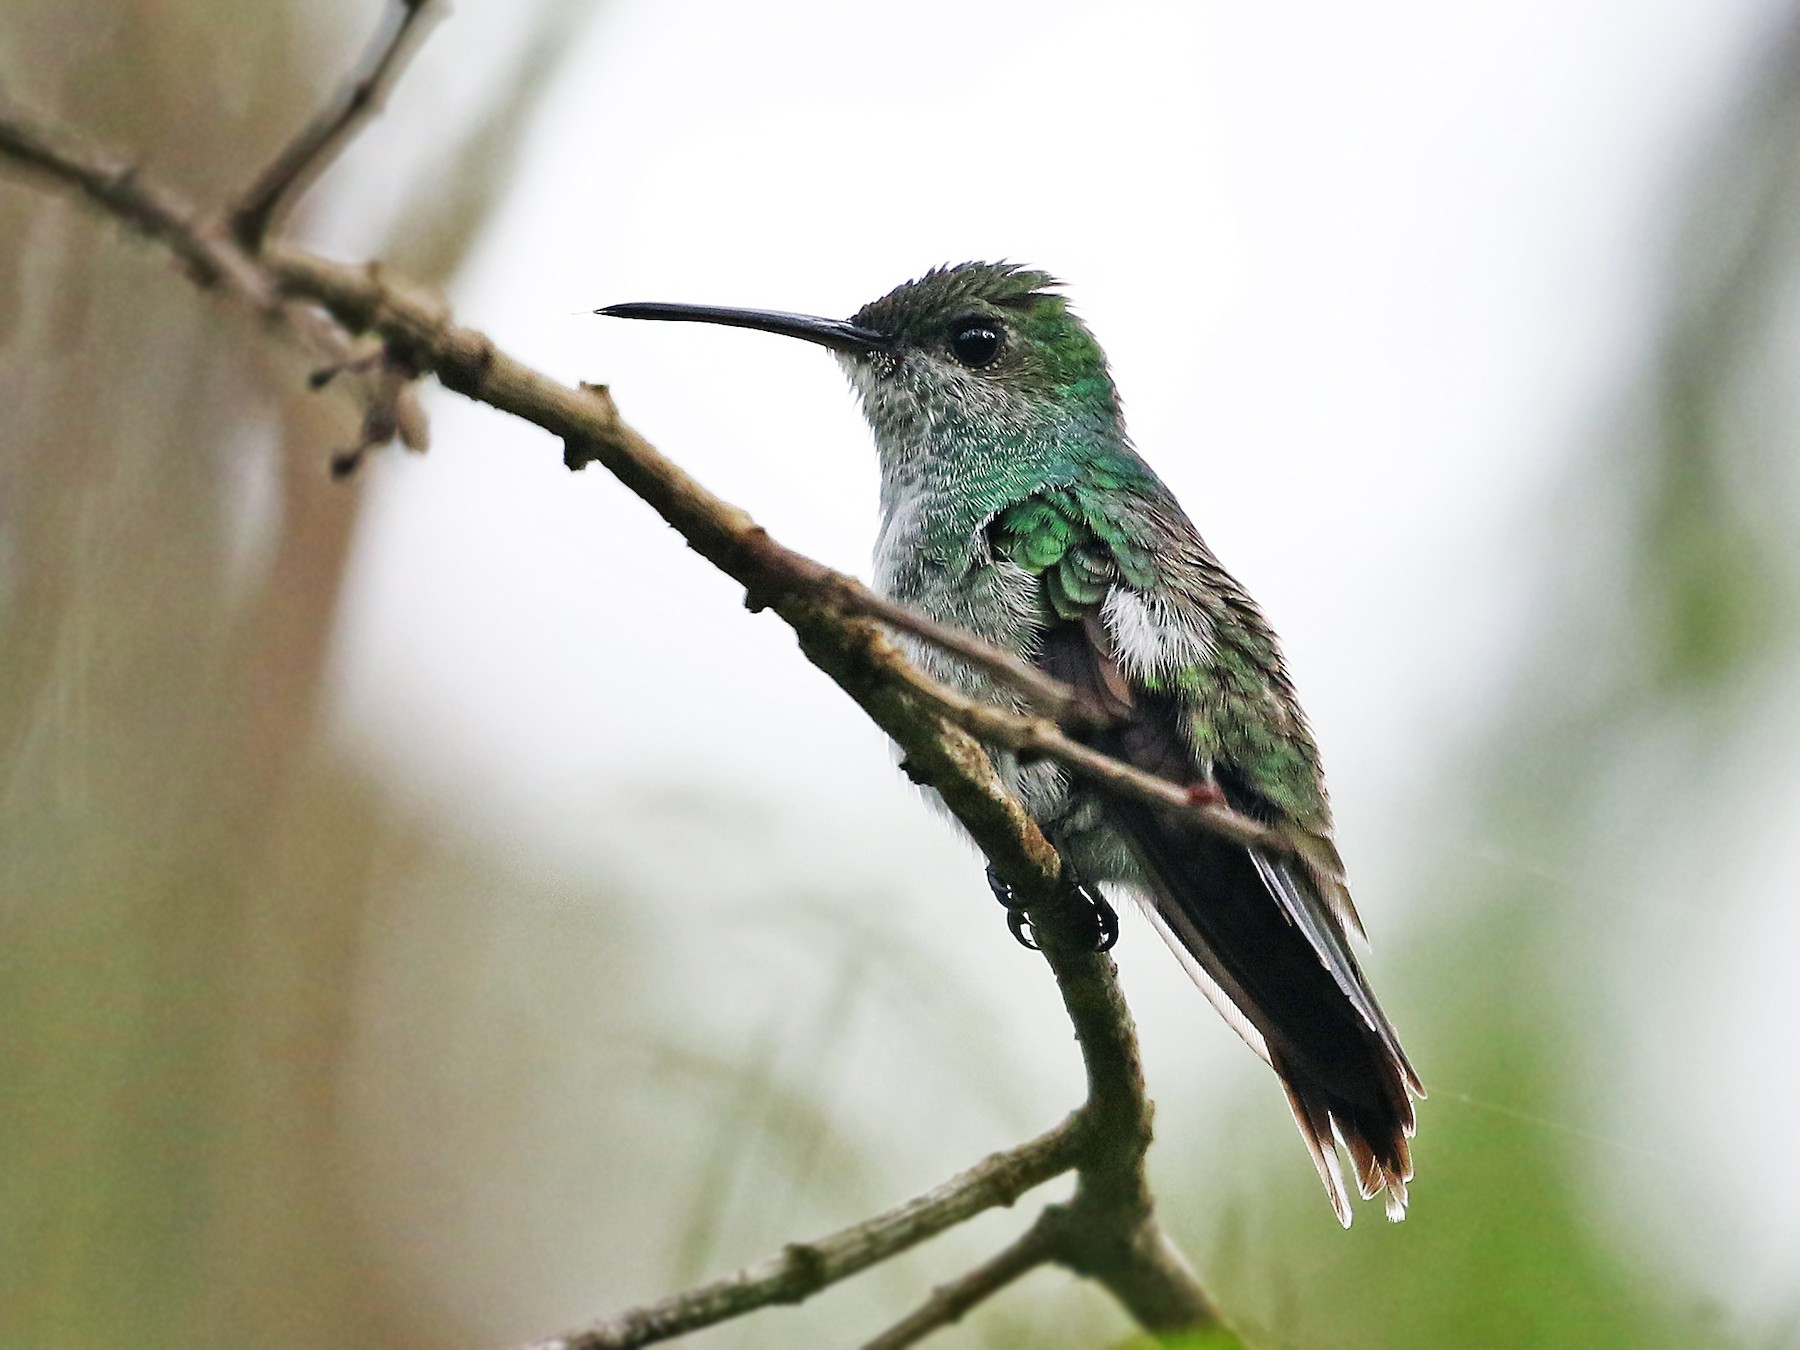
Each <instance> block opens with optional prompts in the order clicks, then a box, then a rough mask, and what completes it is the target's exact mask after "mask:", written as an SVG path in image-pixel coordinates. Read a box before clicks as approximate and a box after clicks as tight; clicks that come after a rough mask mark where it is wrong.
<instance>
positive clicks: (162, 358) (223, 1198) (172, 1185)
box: [0, 0, 523, 1347]
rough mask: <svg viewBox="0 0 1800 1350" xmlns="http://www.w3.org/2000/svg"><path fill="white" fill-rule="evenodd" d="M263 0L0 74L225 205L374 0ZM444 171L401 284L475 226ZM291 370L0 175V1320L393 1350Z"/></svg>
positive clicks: (101, 228) (362, 816)
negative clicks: (301, 3) (373, 1207)
mask: <svg viewBox="0 0 1800 1350" xmlns="http://www.w3.org/2000/svg"><path fill="white" fill-rule="evenodd" d="M296 8H297V7H295V6H290V5H282V4H257V5H224V4H218V3H216V2H215V0H77V2H76V3H70V0H15V3H14V4H13V5H11V6H9V7H8V9H7V12H6V14H5V15H4V17H0V83H4V86H5V87H6V89H7V90H8V92H9V93H10V94H11V95H12V96H14V97H17V98H19V99H21V100H23V101H26V102H28V103H30V104H31V105H32V106H35V107H38V108H41V109H43V110H44V111H46V112H48V113H52V114H54V115H56V116H58V117H60V118H62V119H63V120H64V121H65V122H66V123H67V124H68V125H69V126H71V127H74V128H79V129H82V130H83V131H85V132H86V133H88V134H90V135H92V136H94V137H96V138H98V139H101V140H104V141H106V142H108V143H111V144H115V145H118V146H122V147H133V148H136V149H137V150H139V151H141V152H142V153H143V155H144V157H145V158H146V159H147V160H148V161H150V162H153V163H154V164H155V165H156V168H157V170H158V172H159V173H161V174H163V175H165V176H166V177H168V178H170V179H172V180H173V181H174V182H175V183H177V184H179V185H181V186H183V187H184V188H185V189H187V190H189V191H191V192H193V193H194V194H195V195H196V196H197V197H198V198H199V199H200V200H202V201H213V202H219V201H223V200H224V199H225V198H226V197H228V196H229V194H230V193H231V192H232V191H233V190H234V188H235V187H236V186H237V185H239V184H241V183H243V182H245V181H247V180H248V178H249V177H250V176H251V175H253V174H254V172H255V171H256V169H257V168H258V167H259V166H260V164H261V162H262V161H263V160H264V159H265V158H266V157H267V156H268V155H269V154H270V153H271V152H272V151H273V150H274V148H275V147H276V146H277V145H278V144H280V142H281V140H282V139H283V138H284V137H285V136H286V135H287V134H289V133H290V132H291V130H292V129H293V128H295V127H296V126H298V125H299V123H300V122H301V121H302V120H303V119H304V118H305V117H306V116H307V114H308V112H309V111H310V110H311V108H312V107H313V106H314V105H315V104H316V102H317V101H318V100H319V99H320V98H321V97H322V96H324V95H325V94H326V93H327V92H328V91H329V90H330V89H331V88H332V86H333V85H334V84H335V82H336V81H337V80H338V79H339V78H340V77H341V74H342V72H343V70H344V69H346V67H347V65H348V63H349V58H350V56H351V54H352V53H353V52H354V51H355V50H356V48H357V46H358V44H360V43H361V41H362V40H363V38H364V37H365V35H366V30H367V29H370V28H372V27H373V25H374V22H375V20H376V18H377V16H378V12H377V10H376V8H375V7H374V6H371V5H356V6H344V5H337V6H325V7H323V8H325V9H326V11H327V12H326V13H325V14H324V15H322V16H315V17H322V18H323V19H327V20H329V22H328V23H327V22H314V23H311V24H306V25H303V24H301V23H300V22H299V18H298V16H297V14H296V12H295V10H296ZM331 29H335V30H336V31H330V32H328V31H327V30H331ZM513 100H514V101H513V103H512V104H511V105H509V106H507V107H503V108H501V109H499V111H498V113H497V114H496V116H497V117H499V118H501V119H504V118H506V117H511V118H512V121H511V122H510V123H507V124H506V125H505V127H504V129H505V130H507V131H509V132H516V130H517V123H518V120H519V118H518V113H519V110H520V108H521V107H522V106H523V96H522V95H520V94H518V93H517V91H515V94H514V96H513ZM498 125H499V124H498V123H490V124H489V125H488V126H487V127H485V128H484V129H482V131H480V132H479V133H478V134H477V136H476V138H475V140H474V142H473V143H474V144H475V146H476V148H477V149H478V150H480V151H482V152H484V154H483V161H484V162H483V163H482V165H481V168H480V172H481V174H482V175H483V183H485V184H486V185H487V186H488V187H490V188H491V185H492V182H493V181H494V178H495V172H496V168H497V164H496V160H497V159H498V157H497V156H496V155H495V154H494V153H492V152H493V150H494V145H493V143H492V142H493V137H494V135H495V134H497V132H496V127H497V126H498ZM483 137H485V139H483ZM463 187H464V190H462V191H461V192H457V191H454V190H451V191H447V193H446V197H448V198H449V199H450V202H451V205H450V207H449V208H446V207H444V206H443V205H442V204H438V205H437V206H436V207H435V209H436V210H437V213H438V218H437V219H435V220H431V221H426V222H423V223H422V224H421V226H420V231H421V234H422V235H423V236H424V237H425V238H427V239H428V240H429V241H430V242H431V244H432V246H431V247H429V248H427V249H425V250H424V253H425V255H426V256H425V257H424V259H423V260H421V259H420V258H419V257H417V256H411V257H409V259H408V261H409V262H410V263H412V264H413V265H414V266H415V267H417V266H418V265H419V263H420V262H421V261H423V262H424V263H425V265H426V272H425V275H424V276H423V277H422V279H423V280H426V281H436V282H441V281H442V280H443V279H444V277H445V276H447V275H448V274H449V272H450V270H451V269H452V268H453V267H454V266H455V265H456V263H457V262H458V260H459V259H460V256H461V254H462V251H463V249H464V247H465V246H466V244H467V242H468V241H469V240H470V239H471V238H472V237H473V235H474V233H475V229H476V226H477V224H478V222H479V219H480V217H481V216H482V215H483V214H484V213H485V207H486V204H487V202H486V200H485V199H486V198H487V197H490V196H491V192H490V191H487V190H484V189H483V188H482V186H481V185H479V184H477V185H475V186H474V188H473V190H471V187H470V185H469V184H464V185H463ZM419 251H420V250H417V249H415V250H413V253H414V254H417V253H418V252H419ZM305 375H306V370H305V368H304V366H303V365H302V364H301V362H300V360H299V359H298V358H297V357H295V356H293V355H291V354H289V353H287V352H285V351H283V350H282V349H281V348H279V347H277V346H276V345H274V344H272V343H270V342H269V341H267V340H266V339H265V338H264V337H263V336H262V334H260V333H259V332H257V331H256V330H255V327H254V325H252V324H251V323H249V322H248V321H246V320H245V319H243V318H242V317H240V316H238V315H237V314H235V313H232V312H230V310H229V308H228V307H226V306H223V305H217V304H214V303H213V302H211V301H209V300H208V299H207V298H206V297H205V296H203V295H201V294H200V293H198V292H197V291H196V290H195V289H194V288H193V287H192V286H191V285H190V284H189V283H188V282H187V281H186V280H185V279H184V278H182V277H180V276H178V275H175V274H174V273H172V272H171V271H170V269H169V266H168V264H167V263H166V262H165V261H164V259H163V258H162V257H161V256H159V255H158V254H156V253H154V252H152V251H150V250H148V249H145V248H143V247H141V246H138V245H134V244H130V243H126V242H122V240H121V237H120V236H119V235H118V234H117V233H116V232H115V231H113V230H111V229H110V228H108V227H107V226H106V225H104V224H103V223H101V222H98V221H96V220H94V219H92V218H90V217H89V216H88V215H87V214H86V213H84V212H83V211H82V210H80V209H79V208H78V207H76V206H74V205H72V204H70V203H68V202H66V201H64V200H62V199H60V198H58V197H56V196H53V195H48V194H43V193H40V192H37V191H34V190H31V189H30V188H28V187H24V186H18V185H15V184H12V183H10V182H4V181H0V447H3V451H4V453H3V454H0V1025H4V1027H5V1028H6V1033H5V1035H4V1036H3V1037H0V1213H4V1215H5V1223H4V1224H3V1225H0V1344H5V1345H9V1346H10V1345H18V1346H25V1345H30V1346H33V1347H54V1346H84V1347H85V1346H98V1345H113V1344H123V1343H130V1344H133V1345H138V1346H145V1347H154V1346H162V1345H169V1346H175V1345H181V1346H195V1345H211V1344H227V1343H230V1344H239V1345H255V1346H258V1347H290V1346H291V1347H302V1346H315V1345H317V1346H326V1345H330V1346H334V1347H341V1346H345V1345H359V1344H375V1343H380V1344H384V1345H402V1344H406V1343H408V1342H411V1341H418V1342H420V1343H423V1341H424V1340H425V1339H426V1337H425V1334H424V1329H423V1328H422V1327H409V1325H408V1322H407V1317H406V1315H405V1314H402V1313H400V1312H398V1311H397V1310H396V1309H393V1308H390V1307H386V1306H384V1301H383V1298H382V1296H381V1293H380V1289H379V1286H378V1284H376V1283H375V1282H374V1281H372V1279H371V1277H370V1276H369V1274H368V1273H367V1272H368V1271H369V1269H370V1268H371V1266H372V1264H373V1263H372V1262H371V1261H370V1260H369V1255H370V1254H369V1253H367V1252H365V1251H363V1250H361V1249H360V1248H359V1242H358V1229H357V1214H356V1207H355V1204H354V1203H353V1200H354V1197H353V1196H351V1195H348V1194H346V1193H345V1189H344V1187H343V1186H342V1185H341V1184H340V1183H339V1182H338V1180H337V1177H338V1175H339V1172H338V1169H337V1159H336V1155H335V1152H334V1150H335V1146H336V1128H337V1100H336V1093H337V1090H338V1084H339V1081H340V1069H341V1065H342V1061H343V1058H344V1055H345V1052H346V1028H347V1026H348V1025H349V1020H348V1017H347V1001H348V998H349V995H350V991H351V988H352V978H351V977H352V974H353V969H354V964H355V960H356V955H357V949H358V935H359V931H360V925H361V922H362V919H363V911H364V908H365V905H366V904H367V903H368V896H369V894H370V891H369V888H368V887H367V886H366V885H365V879H366V877H367V875H368V872H369V869H370V867H371V863H372V858H373V853H374V850H375V847H376V841H377V838H378V831H377V830H376V828H375V826H374V822H373V821H372V820H371V819H370V812H371V811H372V810H373V807H372V806H371V805H369V804H367V803H359V802H358V801H357V800H356V795H355V793H354V792H353V790H351V789H348V788H346V787H345V786H344V785H343V783H342V782H341V781H338V779H339V776H338V775H335V774H333V772H332V771H331V769H330V766H329V764H328V763H327V762H326V761H325V759H324V758H323V757H322V756H320V755H319V754H318V753H317V751H316V742H315V732H316V729H317V722H318V719H319V710H320V702H321V682H322V674H323V671H324V669H325V664H326V659H327V653H328V649H329V646H330V642H331V636H332V628H333V621H334V616H335V613H336V610H337V604H338V595H339V589H340V585H341V582H342V579H343V576H344V570H345V562H346V557H347V553H348V549H349V544H350V539H351V535H352V531H353V529H354V526H355V523H356V516H357V504H358V499H359V489H358V488H357V487H356V486H355V485H348V486H346V485H339V484H334V483H332V482H330V481H329V480H328V478H327V475H326V472H325V463H326V457H327V455H328V454H329V453H330V452H331V451H332V450H333V449H335V448H337V447H340V446H343V445H346V444H349V443H350V442H351V441H353V440H354V439H355V434H356V433H355V427H354V425H353V423H352V419H351V418H350V417H349V416H348V415H347V413H346V410H345V408H344V407H343V405H342V403H341V402H340V401H337V400H333V399H328V398H321V397H319V396H317V395H311V394H309V393H308V392H307V391H306V384H305Z"/></svg>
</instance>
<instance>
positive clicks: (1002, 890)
mask: <svg viewBox="0 0 1800 1350" xmlns="http://www.w3.org/2000/svg"><path fill="white" fill-rule="evenodd" d="M987 879H988V889H989V890H991V891H992V892H993V893H994V899H996V900H998V901H999V902H1000V903H1001V904H1003V905H1005V906H1006V907H1007V908H1008V909H1017V908H1018V907H1019V902H1018V900H1017V899H1015V896H1017V894H1018V892H1016V891H1015V890H1013V888H1012V883H1011V882H1008V881H1005V880H1003V879H1002V878H1001V876H1000V874H999V873H998V872H996V871H995V870H994V864H992V863H989V864H988V868H987Z"/></svg>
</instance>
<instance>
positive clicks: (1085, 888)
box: [987, 863, 1119, 952]
mask: <svg viewBox="0 0 1800 1350" xmlns="http://www.w3.org/2000/svg"><path fill="white" fill-rule="evenodd" d="M987 879H988V886H989V888H990V889H991V890H992V891H993V892H994V899H996V900H998V901H999V902H1000V903H1001V904H1003V905H1005V906H1006V927H1007V929H1008V930H1009V931H1010V932H1011V933H1012V935H1013V937H1015V938H1017V939H1018V942H1019V945H1020V946H1021V947H1029V948H1030V949H1031V950H1032V951H1034V952H1035V951H1037V950H1038V949H1039V948H1038V944H1037V940H1036V939H1035V938H1033V937H1032V936H1031V919H1030V917H1029V916H1028V915H1027V914H1026V913H1025V907H1024V906H1023V905H1022V904H1020V903H1019V899H1018V892H1017V891H1016V890H1014V889H1013V887H1012V886H1011V885H1009V884H1008V883H1007V882H1006V881H1005V880H1003V879H1002V878H1001V876H1000V874H999V873H998V872H996V871H995V870H994V865H993V864H992V863H989V864H988V869H987ZM1075 894H1076V895H1077V896H1079V897H1080V898H1081V899H1082V901H1083V902H1084V903H1085V904H1086V905H1087V915H1086V917H1087V919H1088V928H1089V931H1090V934H1091V936H1090V941H1091V942H1092V943H1093V947H1094V950H1095V951H1097V952H1109V951H1111V950H1112V949H1113V944H1114V943H1116V942H1117V941H1118V940H1119V915H1118V912H1117V911H1116V910H1114V909H1113V907H1112V906H1111V905H1110V904H1108V903H1107V900H1106V897H1105V896H1104V895H1101V894H1100V892H1099V891H1098V890H1096V889H1095V888H1094V887H1092V886H1090V885H1088V884H1087V883H1086V882H1082V881H1077V882H1075Z"/></svg>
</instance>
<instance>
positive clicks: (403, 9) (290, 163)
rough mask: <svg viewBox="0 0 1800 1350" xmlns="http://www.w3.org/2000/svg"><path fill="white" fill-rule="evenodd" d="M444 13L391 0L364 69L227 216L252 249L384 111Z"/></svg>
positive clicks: (429, 5) (418, 0) (412, 1)
mask: <svg viewBox="0 0 1800 1350" xmlns="http://www.w3.org/2000/svg"><path fill="white" fill-rule="evenodd" d="M441 13H442V7H441V6H438V5H435V4H433V2H432V0H393V3H392V6H391V8H390V9H389V11H388V17H387V20H386V23H385V24H384V25H383V27H382V30H381V32H379V33H377V34H376V35H375V38H374V40H373V41H372V42H371V43H370V44H369V49H368V51H367V53H366V54H365V55H364V57H363V61H362V67H361V70H360V73H359V74H358V75H357V76H356V77H355V78H354V79H352V80H350V81H349V82H348V83H347V84H345V85H344V87H343V88H342V89H341V90H340V91H339V92H338V96H337V98H336V99H334V100H333V101H332V103H331V104H330V106H328V107H325V108H322V109H320V111H319V113H318V114H317V115H316V116H315V117H314V118H313V120H312V121H310V122H308V123H307V124H306V125H305V126H304V127H302V128H301V129H300V132H299V134H298V135H296V136H295V137H294V139H293V140H291V141H289V142H288V143H287V144H286V145H285V146H283V147H282V149H281V152H280V153H279V154H277V155H276V156H275V158H274V159H273V160H271V161H270V162H269V166H268V167H267V168H266V169H264V170H263V171H262V173H260V174H259V175H257V178H256V181H255V182H254V183H252V184H251V185H250V186H249V188H247V189H246V190H245V192H244V194H243V196H242V198H240V199H239V202H238V205H237V206H236V207H234V208H233V209H232V211H231V213H230V216H229V218H228V219H229V222H230V228H231V233H232V236H233V237H234V238H235V239H236V240H237V241H238V243H240V244H242V245H243V246H244V247H245V248H246V249H248V250H249V251H250V252H252V253H254V252H255V251H256V250H257V249H259V248H260V247H262V242H263V240H264V238H266V237H267V235H268V233H269V231H270V229H271V228H272V227H273V226H274V225H275V223H276V222H277V220H278V219H279V217H280V216H281V215H282V214H284V213H285V212H286V211H287V210H288V209H289V208H290V207H292V206H293V204H294V202H295V201H296V200H298V198H299V197H300V195H301V194H302V193H304V192H305V191H306V189H307V188H308V187H309V186H311V184H312V182H313V180H314V179H316V178H317V177H318V176H319V175H320V174H321V173H323V172H324V170H325V168H326V166H328V165H329V164H330V163H331V161H332V159H333V158H334V157H335V156H336V154H337V152H338V151H339V150H341V149H342V148H343V147H344V146H345V145H346V144H348V143H349V141H350V138H351V137H352V136H354V135H355V134H356V132H357V131H358V130H360V129H361V127H362V125H363V123H365V122H367V121H368V120H369V119H370V118H372V117H374V116H375V115H376V114H377V113H379V112H380V111H381V108H382V104H383V103H384V102H385V101H386V98H387V91H388V90H389V89H390V88H392V87H393V83H394V81H395V80H396V79H397V78H398V77H399V75H400V72H401V71H402V70H404V69H405V66H406V62H407V60H408V59H409V58H410V57H411V56H412V54H413V53H414V52H416V51H417V50H418V49H419V44H420V43H421V42H423V41H424V39H425V35H426V33H427V32H429V31H430V28H431V24H432V23H434V22H435V21H436V20H437V18H438V17H439V15H440V14H441Z"/></svg>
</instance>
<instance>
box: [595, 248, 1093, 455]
mask: <svg viewBox="0 0 1800 1350" xmlns="http://www.w3.org/2000/svg"><path fill="white" fill-rule="evenodd" d="M1057 285H1058V283H1057V282H1056V281H1055V279H1054V278H1052V277H1050V276H1049V275H1048V274H1047V273H1044V272H1034V271H1032V270H1030V269H1028V268H1024V267H1018V266H1015V265H1014V264H1012V263H982V262H969V263H961V264H958V265H957V266H954V267H939V268H934V269H933V270H932V271H930V272H927V273H926V274H925V275H924V276H922V277H919V278H918V279H917V280H916V281H909V282H906V283H905V284H904V285H901V286H897V287H895V288H894V289H893V290H892V291H889V292H888V293H887V294H886V295H884V296H882V297H881V299H879V300H876V301H873V302H871V303H869V304H867V305H864V306H863V307H862V308H861V309H860V310H858V311H857V312H856V314H855V315H854V316H853V317H852V318H850V319H849V320H843V319H819V318H813V317H811V316H808V315H800V314H786V313H776V312H772V311H765V310H742V309H719V308H713V307H710V306H701V305H664V304H634V305H613V306H611V307H610V308H607V309H603V310H601V311H600V313H602V314H610V315H613V316H616V317H619V318H627V319H676V320H687V321H691V322H700V323H722V324H730V325H733V326H735V327H740V328H757V329H761V330H763V331H764V332H771V333H780V334H783V335H785V336H788V337H798V338H803V339H805V340H807V341H810V342H816V343H819V344H820V345H822V346H825V347H829V348H831V349H832V350H833V351H834V352H836V353H837V356H838V360H839V362H840V363H841V364H842V365H843V366H844V369H845V371H846V373H847V374H848V375H849V376H850V381H851V383H852V384H853V385H854V386H855V388H856V390H857V393H858V394H859V395H861V397H862V403H863V411H864V414H865V415H866V416H867V418H868V420H869V425H870V427H871V428H872V429H873V431H874V433H875V441H876V445H877V448H878V449H879V450H880V452H881V455H882V458H883V460H884V461H885V462H887V463H888V464H890V465H895V464H899V463H903V462H910V461H915V460H916V459H918V458H919V457H933V456H937V455H942V454H945V453H949V452H954V451H956V450H958V449H961V448H964V447H968V446H971V445H982V446H996V447H997V446H1012V447H1019V448H1023V447H1025V446H1028V445H1038V446H1048V445H1052V444H1054V443H1056V442H1058V441H1061V440H1063V439H1064V438H1065V437H1070V436H1082V437H1092V436H1094V435H1096V434H1100V435H1109V434H1110V435H1122V433H1121V432H1120V431H1119V429H1118V428H1119V403H1118V395H1117V393H1116V392H1115V391H1114V388H1113V382H1112V377H1111V375H1110V374H1109V373H1108V372H1107V368H1106V357H1105V354H1104V353H1102V352H1101V350H1100V344H1099V343H1097V342H1095V341H1094V336H1093V334H1092V333H1090V332H1089V331H1088V328H1087V325H1086V324H1084V323H1082V321H1081V320H1080V319H1079V318H1077V317H1076V316H1075V315H1074V313H1073V312H1071V311H1070V309H1069V306H1068V301H1067V300H1065V299H1064V298H1063V296H1062V295H1061V294H1059V293H1058V290H1057Z"/></svg>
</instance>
